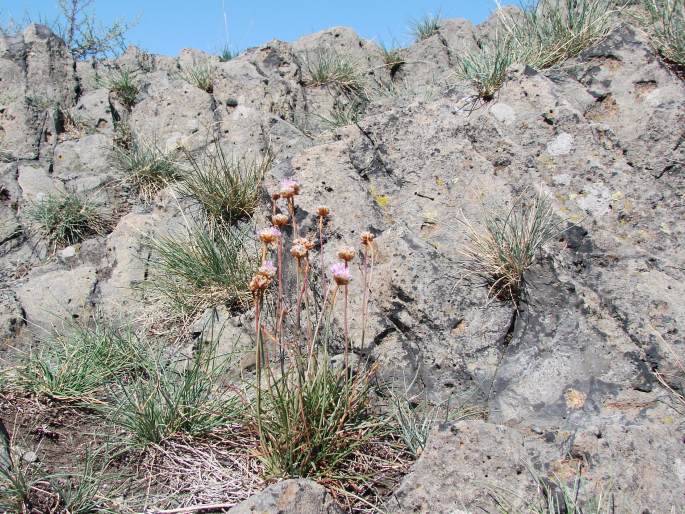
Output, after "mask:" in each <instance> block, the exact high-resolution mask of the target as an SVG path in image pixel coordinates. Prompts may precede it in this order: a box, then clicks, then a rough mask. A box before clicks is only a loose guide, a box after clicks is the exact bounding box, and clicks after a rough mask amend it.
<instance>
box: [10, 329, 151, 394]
mask: <svg viewBox="0 0 685 514" xmlns="http://www.w3.org/2000/svg"><path fill="white" fill-rule="evenodd" d="M70 328H72V330H71V331H70V333H69V334H67V335H60V334H58V335H56V336H54V337H53V338H52V339H49V340H47V341H45V342H44V343H43V344H41V345H40V348H39V349H38V350H37V351H36V352H35V353H31V354H30V355H29V357H28V359H27V361H26V363H25V364H24V365H23V366H22V367H21V368H20V370H19V376H18V379H17V384H18V385H19V386H20V387H21V388H22V389H24V390H26V391H29V392H31V393H33V394H37V395H44V396H47V397H49V398H52V399H55V400H60V401H78V402H97V401H99V398H101V397H102V394H103V388H104V386H105V385H107V384H108V383H110V382H112V381H113V380H116V379H121V378H122V377H126V376H132V375H135V374H137V373H143V372H144V371H145V369H146V367H147V366H148V364H149V361H150V358H149V354H148V351H147V349H146V348H145V346H144V345H143V343H142V342H141V341H140V340H139V339H138V337H137V336H136V334H134V333H133V331H132V330H131V329H130V328H122V329H117V328H114V327H112V326H109V325H106V324H102V323H96V324H95V325H94V326H93V327H86V326H79V325H76V326H74V327H70Z"/></svg>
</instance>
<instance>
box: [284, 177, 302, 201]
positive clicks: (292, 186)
mask: <svg viewBox="0 0 685 514" xmlns="http://www.w3.org/2000/svg"><path fill="white" fill-rule="evenodd" d="M299 194H300V184H299V183H297V182H296V181H294V180H291V179H289V178H286V179H283V180H281V191H280V195H281V197H282V198H292V197H293V196H295V195H299Z"/></svg>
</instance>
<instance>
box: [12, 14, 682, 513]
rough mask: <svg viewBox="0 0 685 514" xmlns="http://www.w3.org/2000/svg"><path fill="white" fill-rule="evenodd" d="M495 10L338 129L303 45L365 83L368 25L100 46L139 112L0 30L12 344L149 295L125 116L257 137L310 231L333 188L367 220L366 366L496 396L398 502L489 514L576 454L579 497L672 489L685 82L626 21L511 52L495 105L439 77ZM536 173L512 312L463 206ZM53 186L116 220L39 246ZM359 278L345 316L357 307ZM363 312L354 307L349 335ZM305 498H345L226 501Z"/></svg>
mask: <svg viewBox="0 0 685 514" xmlns="http://www.w3.org/2000/svg"><path fill="white" fill-rule="evenodd" d="M493 30H495V29H494V28H493V24H492V22H490V23H488V24H485V25H482V26H480V27H474V26H473V25H472V24H471V23H469V22H466V21H463V20H447V21H444V22H443V23H442V24H441V27H440V30H439V31H438V33H437V34H435V35H433V36H431V37H430V38H427V39H426V40H424V41H421V42H419V43H416V44H415V45H413V46H412V47H411V48H409V49H407V50H406V51H405V52H404V54H403V57H404V59H405V60H406V64H404V65H402V66H401V67H400V69H399V71H396V73H395V74H394V75H395V76H394V80H395V81H396V82H397V83H398V84H402V85H403V86H406V95H404V96H403V97H402V98H399V97H392V96H384V97H382V98H381V97H379V98H376V97H374V96H372V97H371V100H370V103H369V105H367V106H366V111H365V113H366V115H365V116H361V117H360V118H359V119H358V120H357V121H356V122H355V123H350V124H348V125H346V126H342V127H337V128H331V125H330V123H328V124H327V123H325V122H324V121H322V120H323V119H324V118H326V117H329V116H330V110H331V109H332V108H333V107H334V106H335V105H337V103H340V102H345V101H347V100H348V99H347V97H346V93H345V92H344V91H341V90H340V89H339V88H335V87H333V86H331V85H318V86H313V85H311V84H309V83H308V78H309V76H308V73H309V69H308V66H309V65H310V64H311V61H312V60H313V59H315V58H316V56H317V54H320V52H326V51H328V52H336V53H338V54H341V55H342V54H344V55H345V56H347V57H349V58H351V59H353V60H354V62H355V63H356V64H357V65H358V66H359V69H360V70H362V73H361V75H362V78H363V80H365V81H367V83H368V84H372V83H375V82H378V81H381V82H382V81H388V80H391V73H390V71H389V70H388V69H387V67H386V66H385V64H384V62H383V55H382V52H381V50H380V49H379V48H378V47H377V45H375V44H374V43H372V42H368V41H364V40H362V39H360V38H359V37H358V36H357V35H356V34H354V33H353V32H352V31H350V30H349V29H344V28H333V29H329V30H326V31H323V32H320V33H317V34H314V35H312V36H308V37H306V38H303V39H301V40H299V41H297V42H295V43H293V44H288V43H284V42H279V41H272V42H269V43H267V44H265V45H262V46H261V47H259V48H253V49H249V50H247V51H246V52H244V53H243V54H241V55H240V56H238V57H236V58H235V59H233V60H230V61H228V62H224V63H220V62H218V60H217V59H216V58H215V57H212V56H208V55H206V54H202V53H200V52H194V51H184V52H182V54H181V56H179V57H178V58H169V57H161V56H151V55H149V54H146V53H144V52H142V51H140V50H138V49H135V48H130V49H129V50H128V51H127V52H126V53H125V54H124V55H123V56H122V57H120V58H119V59H118V60H117V61H114V62H109V63H101V64H100V65H99V66H103V67H104V68H103V69H105V70H114V69H117V68H119V69H126V70H131V71H133V72H135V75H136V79H137V81H138V83H139V85H140V92H139V94H138V96H137V98H136V102H135V104H134V105H133V106H132V107H131V108H130V109H129V108H128V107H124V106H122V105H120V103H119V102H118V101H117V99H116V97H115V95H113V94H112V93H110V92H109V91H107V90H105V89H102V88H101V87H97V85H93V84H92V83H91V82H92V81H91V79H92V77H93V76H94V73H95V71H98V70H96V69H95V68H93V66H92V65H86V64H84V63H78V64H77V65H75V64H74V63H73V61H71V57H70V56H69V55H68V53H67V52H66V50H65V49H64V45H63V43H61V41H59V39H57V38H56V37H55V36H54V35H52V34H50V33H48V32H46V30H45V29H44V28H42V27H39V26H32V27H30V28H29V29H27V30H26V31H25V32H24V34H23V35H22V36H19V37H16V38H4V39H1V40H0V83H2V85H3V92H2V96H1V97H0V103H2V108H1V109H0V150H2V151H3V152H4V153H3V156H4V157H3V160H6V161H8V162H4V163H1V164H0V187H1V189H0V193H1V195H0V202H1V203H0V220H1V222H2V225H1V226H0V228H1V231H0V244H1V246H0V277H1V278H2V280H3V282H4V285H3V292H2V293H3V294H2V295H0V337H1V339H0V340H2V341H8V342H7V343H5V342H3V343H2V344H5V348H3V349H2V351H9V350H8V349H9V348H10V345H11V344H14V339H15V338H17V337H18V335H19V334H21V333H22V332H23V333H24V334H25V336H26V337H25V338H24V339H26V340H27V342H26V343H25V344H32V343H34V342H35V340H37V339H38V333H39V332H41V331H44V330H46V329H49V328H50V327H51V326H52V325H53V324H55V323H57V322H58V321H59V320H63V319H64V318H75V317H84V316H87V315H88V314H90V313H92V312H95V311H97V312H100V313H101V314H103V315H104V316H107V317H110V318H128V319H131V318H133V319H145V318H146V316H148V314H149V313H148V312H147V311H146V309H150V307H149V305H147V303H146V302H145V299H144V298H143V296H141V292H140V289H139V288H138V286H140V285H144V284H145V283H146V282H149V281H150V280H154V277H152V276H151V275H150V270H149V267H148V265H147V263H148V261H149V260H150V259H151V258H152V255H151V250H150V248H149V247H147V246H146V245H145V244H144V243H143V242H144V239H145V236H146V235H149V234H166V233H170V232H173V231H174V230H180V228H182V227H183V226H184V223H185V220H184V219H183V216H182V212H181V210H182V209H181V207H180V206H181V201H180V200H179V199H178V198H177V196H176V195H175V193H174V189H173V187H170V188H167V189H165V190H163V191H162V192H160V193H159V194H158V195H157V197H156V198H155V199H154V200H153V201H152V202H151V203H144V202H141V201H139V199H138V198H137V197H136V196H135V195H133V194H131V193H130V192H128V191H126V190H124V189H122V188H121V187H118V186H117V185H118V184H120V183H121V182H120V181H121V179H122V176H121V174H120V172H118V171H116V169H115V168H114V167H113V166H112V164H111V160H110V159H109V158H108V148H110V147H111V144H112V137H113V134H114V128H115V124H117V123H118V122H119V121H121V120H126V121H128V122H129V123H130V125H131V126H132V128H133V129H134V130H135V131H136V132H137V133H138V135H139V136H140V137H141V138H145V139H147V140H154V141H156V142H157V143H158V144H159V145H160V146H161V147H163V148H164V149H168V150H173V149H177V148H178V147H180V146H183V147H185V148H186V149H191V150H193V149H198V148H201V147H203V146H205V145H207V143H208V142H209V141H211V140H213V139H214V138H217V139H219V140H220V141H221V144H222V145H223V146H224V147H226V148H228V149H230V151H231V153H233V154H234V155H256V154H258V153H262V152H265V151H266V150H267V148H269V149H271V151H272V152H273V153H274V156H275V164H274V166H273V169H272V170H271V171H270V174H269V176H267V177H266V179H265V180H266V184H265V186H266V187H267V188H268V187H271V186H273V185H274V184H275V183H276V182H277V181H279V180H281V179H283V178H286V177H287V178H293V179H296V180H298V181H299V182H301V183H302V184H303V191H302V194H301V196H300V197H299V199H298V201H299V205H300V211H299V223H300V225H301V226H302V227H303V230H311V231H314V229H315V224H316V217H315V210H316V207H317V206H318V205H320V204H327V205H329V206H330V207H331V209H332V210H333V212H334V217H333V219H332V222H331V226H330V228H331V230H332V235H331V237H330V238H329V241H328V244H332V245H334V246H335V245H338V244H343V243H348V244H350V243H355V242H356V240H357V238H358V237H359V234H360V233H361V232H362V231H364V230H371V231H372V232H373V233H374V234H375V235H376V248H377V252H376V267H375V271H374V276H373V283H372V289H373V301H372V305H371V307H370V320H369V325H370V330H369V332H368V337H367V341H366V344H365V345H364V346H363V347H362V346H361V344H360V342H359V339H358V338H353V339H354V340H355V341H357V342H356V343H355V347H354V350H355V352H356V353H357V354H359V355H363V356H367V357H369V358H370V359H372V360H373V361H375V362H377V363H378V365H379V374H380V377H381V379H384V380H387V381H388V382H390V383H393V382H394V383H397V384H407V383H411V384H412V385H413V388H414V389H415V390H416V391H417V392H418V391H421V392H422V393H424V394H425V396H426V397H427V398H429V399H430V400H431V401H432V402H434V403H436V404H440V403H442V402H448V401H449V402H450V405H453V404H454V402H457V403H461V402H464V401H468V402H469V403H475V404H477V406H478V407H479V409H480V410H482V411H483V412H485V414H484V418H485V419H483V420H479V421H473V420H472V421H461V422H457V423H447V424H443V425H441V426H439V427H437V428H436V429H435V430H434V432H433V433H432V434H431V436H430V438H429V443H428V447H427V448H426V450H425V451H424V453H423V454H422V456H421V457H420V459H419V460H418V462H417V463H416V464H415V466H414V467H413V469H412V471H411V472H410V474H409V475H408V476H407V477H406V478H405V479H404V481H403V483H402V485H401V487H400V488H399V489H398V490H397V491H395V493H394V494H393V495H392V497H391V499H390V500H389V501H388V510H389V511H390V512H436V513H437V512H444V513H448V512H459V511H466V512H471V511H476V510H478V509H481V510H484V511H486V512H496V508H497V506H496V503H497V501H498V500H499V501H505V500H506V501H508V502H510V503H512V504H513V505H514V506H516V504H517V502H518V506H522V505H524V504H525V502H526V501H531V500H532V499H534V498H535V497H537V496H538V495H540V494H543V492H542V490H541V488H542V489H544V487H542V486H541V485H540V484H541V483H544V481H543V482H541V480H542V479H547V478H549V477H553V476H557V477H560V478H561V479H562V480H571V479H572V477H573V476H575V474H576V473H577V472H578V470H579V469H581V470H582V474H583V476H584V477H585V479H586V480H587V481H588V486H587V487H583V489H582V494H584V495H586V497H587V498H590V497H591V496H592V494H593V492H596V491H599V490H601V489H602V488H603V487H607V488H611V491H612V494H614V497H615V501H616V505H617V510H616V512H643V511H644V510H645V509H649V511H650V512H670V511H671V509H672V508H675V509H676V510H677V509H678V508H682V506H683V505H685V496H683V491H685V442H684V440H683V430H685V418H684V417H683V412H682V406H679V405H678V404H676V403H674V399H673V395H672V391H669V389H668V388H670V389H672V390H673V391H675V392H680V393H683V391H685V383H684V380H685V377H683V375H682V372H681V371H680V370H679V368H678V365H677V363H678V361H680V362H685V339H683V333H685V307H684V304H683V301H682V298H683V297H684V296H685V285H684V284H685V271H684V270H685V261H684V259H685V253H684V251H683V241H684V240H685V234H684V230H685V226H684V225H683V223H682V219H683V218H685V205H683V202H682V197H683V191H684V188H685V184H684V183H683V176H684V175H683V171H684V170H683V163H684V162H685V144H684V143H683V141H685V132H684V129H683V127H685V86H684V85H683V82H682V80H681V79H680V78H678V77H677V76H676V75H675V74H674V73H673V72H672V70H671V69H669V68H668V67H667V66H665V65H664V64H663V63H662V62H661V61H660V60H659V58H658V57H657V55H656V54H655V52H654V51H653V50H652V48H651V47H650V46H649V44H648V42H647V40H646V39H645V38H644V37H643V36H642V35H641V33H640V32H638V31H636V30H635V29H634V28H632V27H631V26H629V25H621V26H619V27H617V28H616V29H615V30H614V31H613V32H612V33H611V34H610V35H609V37H607V38H606V39H605V40H604V41H603V42H601V43H600V44H598V45H596V46H594V47H592V48H590V49H588V50H586V51H585V52H583V53H582V54H581V55H579V56H578V57H577V58H575V59H572V60H570V61H568V62H567V63H565V64H564V66H562V67H559V68H558V69H553V70H548V71H545V72H538V71H535V70H533V69H530V68H528V67H524V66H519V65H514V66H512V67H511V68H510V69H509V70H508V76H507V81H506V82H505V84H504V87H503V88H502V89H501V91H499V93H498V94H497V95H496V97H495V98H494V99H493V100H492V101H491V102H488V103H484V102H480V101H478V100H477V99H476V98H475V96H474V91H473V90H472V88H471V86H470V85H469V84H456V85H455V84H449V87H443V86H444V84H445V82H446V81H448V79H449V80H450V81H451V80H452V79H451V77H452V70H453V66H454V64H455V58H456V56H458V55H460V53H462V52H464V51H465V50H467V49H469V48H473V46H474V45H475V44H476V41H477V40H478V38H483V37H487V36H488V34H491V33H492V31H493ZM193 66H210V67H211V69H212V73H213V87H212V88H211V91H204V90H202V89H200V88H198V87H196V86H195V85H193V84H190V83H189V82H187V81H185V80H183V78H182V76H183V73H182V72H183V71H184V70H186V71H187V70H188V69H190V68H192V67H193ZM100 71H102V70H100ZM428 88H431V89H432V91H433V92H434V94H433V95H431V96H430V97H428V96H427V95H424V94H423V93H424V92H425V91H426V90H427V89H428ZM37 97H41V98H42V97H44V98H49V99H50V102H49V103H48V104H45V105H44V104H41V103H40V102H37V103H36V102H34V100H36V98H37ZM36 105H38V108H37V107H36ZM46 105H47V106H55V105H59V106H61V108H64V109H65V111H66V112H69V113H72V114H73V115H74V117H76V118H78V119H79V126H80V128H79V129H78V130H75V131H67V130H65V129H64V128H63V127H62V128H60V124H59V123H56V122H55V118H54V116H53V114H52V113H53V111H54V109H52V107H50V108H49V109H48V108H47V107H46ZM5 154H6V155H5ZM535 188H539V189H541V190H542V191H543V192H545V193H546V194H548V195H549V196H550V198H552V201H553V208H554V212H555V216H556V217H557V219H558V221H559V223H560V224H562V225H563V227H564V230H563V232H562V233H561V234H560V236H559V237H558V238H557V240H555V241H552V242H551V243H550V244H549V245H548V246H547V248H546V250H545V252H544V254H543V255H541V258H540V260H539V262H538V263H537V264H536V265H535V266H534V267H533V268H531V269H530V270H529V271H528V275H527V277H526V280H527V283H528V284H529V295H528V296H527V297H526V299H525V301H524V302H521V303H520V304H519V305H518V306H514V305H512V304H511V303H510V302H506V301H499V300H497V299H492V298H489V296H488V287H487V286H485V285H483V284H481V283H479V282H478V281H477V280H475V279H474V278H473V277H471V276H468V275H467V274H465V273H464V268H463V262H462V261H463V255H462V251H463V249H464V247H465V244H466V242H467V236H466V234H465V232H464V229H463V226H462V225H461V224H460V223H459V220H464V219H468V220H470V221H473V222H474V223H476V224H478V221H479V220H480V219H481V218H482V216H483V213H484V211H485V210H486V209H489V208H493V207H496V208H500V209H507V208H510V207H511V205H512V204H513V202H515V200H516V198H518V197H519V196H520V195H521V194H524V193H525V192H527V191H532V190H534V189H535ZM110 189H113V190H115V193H114V196H115V199H116V201H115V200H113V196H112V193H111V191H110ZM66 190H76V191H79V192H82V193H84V194H88V195H91V197H92V198H94V199H96V200H97V201H99V202H100V203H101V204H102V205H104V206H108V207H109V208H110V211H111V213H112V217H113V223H112V227H111V231H109V233H108V234H101V235H98V236H94V237H93V238H91V239H89V240H87V241H84V242H83V243H81V244H80V245H75V246H74V247H70V248H71V249H70V250H69V252H67V254H59V253H54V252H50V249H47V248H45V245H43V246H41V245H40V244H38V242H37V241H36V239H35V237H33V235H32V233H31V230H30V226H29V223H28V221H27V218H26V210H27V209H28V208H29V207H30V206H31V205H32V202H35V201H36V199H37V198H40V197H41V195H45V194H49V193H51V192H59V191H66ZM114 203H116V207H117V208H116V209H114V208H112V207H113V204H114ZM264 214H266V211H265V212H264ZM265 219H266V218H265V216H263V215H261V214H260V216H259V217H258V220H257V222H258V224H260V225H261V224H263V222H265ZM359 282H360V281H358V280H357V281H353V283H352V285H351V291H352V294H351V302H352V308H351V312H360V311H359V309H357V308H356V307H358V305H359V301H360V300H359V299H360V298H361V294H359V293H360V284H359ZM246 316H247V317H249V313H248V314H246ZM205 317H206V316H205ZM219 317H220V319H221V323H222V324H223V323H225V324H226V327H227V329H226V334H227V335H226V337H225V338H222V342H221V344H222V348H224V347H225V348H226V349H233V346H231V345H232V340H233V339H234V338H236V339H237V338H239V337H241V336H242V335H244V334H243V333H244V330H243V329H242V327H243V326H245V323H244V320H242V319H239V318H237V317H234V316H233V313H231V312H224V311H222V312H221V313H220V316H219ZM203 319H204V318H203ZM360 323H361V320H360V319H358V318H355V317H354V316H353V319H352V320H351V324H352V333H353V335H354V334H358V332H359V326H360ZM196 332H197V333H196V335H197V336H199V335H200V333H201V332H202V330H201V329H198V330H197V331H196ZM24 339H22V341H24ZM243 339H247V342H245V341H243V340H241V341H240V344H241V345H243V346H244V345H246V346H249V338H243ZM235 345H236V347H237V346H238V343H235ZM251 364H253V362H250V361H249V359H243V361H242V362H241V366H244V367H248V366H250V365H251ZM655 372H658V373H659V377H660V378H661V380H663V381H665V383H666V385H667V386H668V387H664V386H663V385H662V383H660V382H659V380H658V379H657V378H658V377H657V375H656V374H655ZM501 484H506V490H503V488H502V487H501ZM517 499H518V500H517ZM519 500H520V501H519ZM618 506H621V508H622V509H624V510H621V509H619V508H618ZM304 509H310V511H311V512H334V509H333V507H332V506H331V502H330V499H329V498H328V497H327V496H326V494H325V490H324V489H323V488H322V487H320V486H316V485H314V484H311V483H308V482H305V481H286V482H282V483H280V484H276V485H274V486H272V487H270V488H269V489H267V490H266V491H264V492H263V493H262V494H261V495H259V496H258V497H255V498H252V499H250V500H248V501H247V502H246V503H244V504H242V505H241V506H238V507H235V508H234V509H233V510H232V511H231V512H234V511H235V512H262V511H264V512H308V511H306V510H304Z"/></svg>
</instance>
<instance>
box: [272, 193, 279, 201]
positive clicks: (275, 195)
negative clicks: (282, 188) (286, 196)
mask: <svg viewBox="0 0 685 514" xmlns="http://www.w3.org/2000/svg"><path fill="white" fill-rule="evenodd" d="M280 197H281V195H280V193H271V199H272V200H273V201H274V202H275V201H277V200H278V199H279V198H280Z"/></svg>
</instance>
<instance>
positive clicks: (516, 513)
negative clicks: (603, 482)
mask: <svg viewBox="0 0 685 514" xmlns="http://www.w3.org/2000/svg"><path fill="white" fill-rule="evenodd" d="M531 473H532V471H531ZM533 476H534V478H535V480H536V481H537V483H538V492H537V497H536V498H534V499H532V500H530V499H528V498H519V499H518V500H519V501H518V502H517V503H519V504H520V503H521V500H522V501H523V502H524V506H523V507H519V508H516V507H514V506H512V500H513V498H512V496H514V495H513V493H511V491H508V490H506V489H505V488H503V487H498V489H499V491H495V492H494V494H493V497H494V500H495V502H496V503H497V507H498V511H499V512H501V513H502V514H614V513H615V512H617V510H616V505H615V501H616V500H615V497H614V495H613V494H612V493H609V492H607V491H606V490H604V489H602V490H600V491H599V492H598V493H597V494H595V495H594V496H592V497H590V498H589V499H587V500H586V501H581V500H580V499H579V495H580V490H581V488H582V486H583V485H584V483H585V481H584V480H583V478H582V477H581V475H580V470H578V473H577V474H576V476H575V477H574V478H573V483H572V485H570V486H569V485H568V484H567V483H566V482H565V481H564V480H562V479H561V478H559V477H557V476H554V477H553V478H552V479H547V478H543V477H538V476H537V475H535V474H533Z"/></svg>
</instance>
